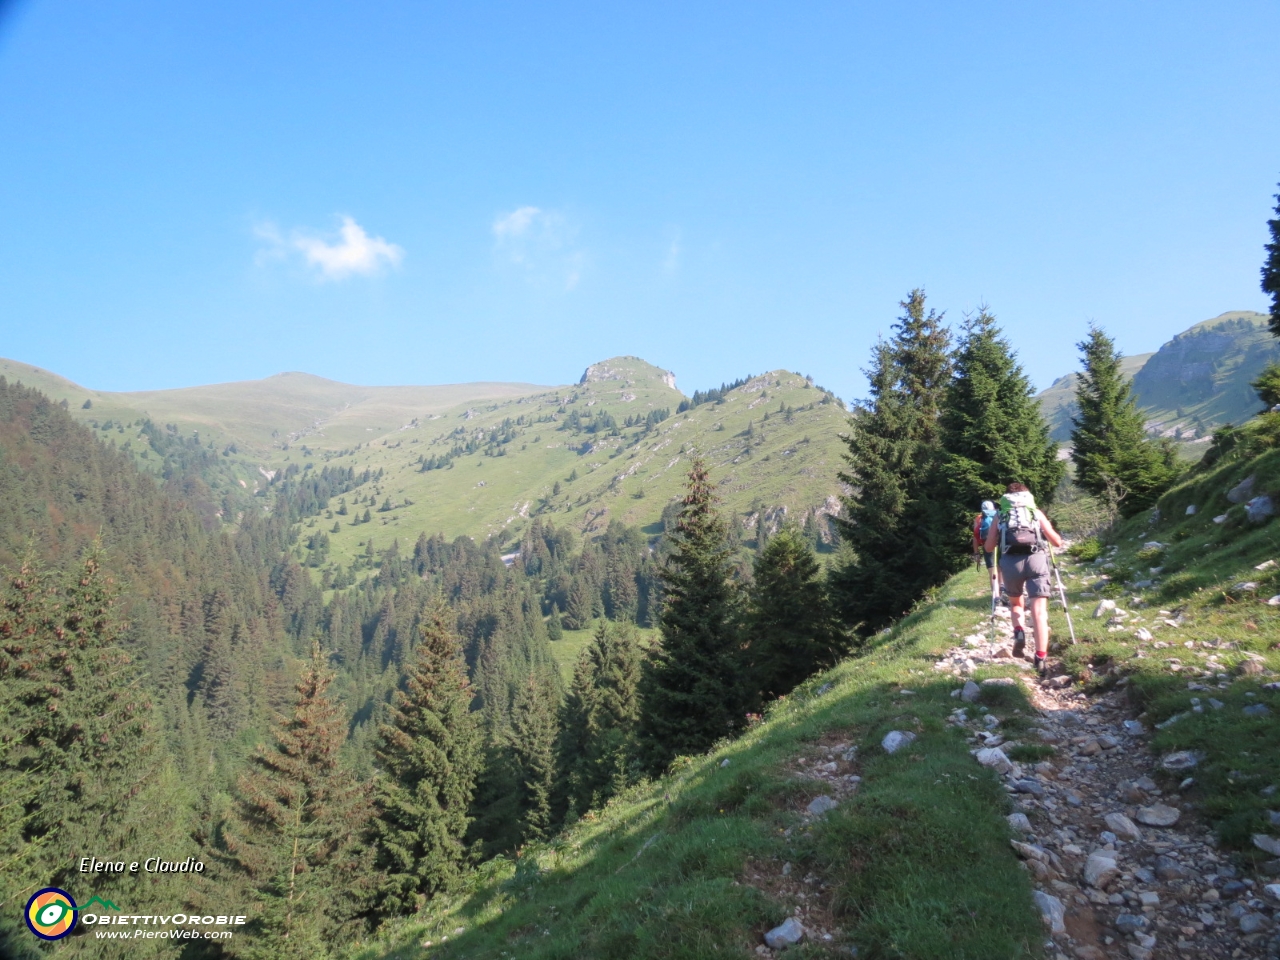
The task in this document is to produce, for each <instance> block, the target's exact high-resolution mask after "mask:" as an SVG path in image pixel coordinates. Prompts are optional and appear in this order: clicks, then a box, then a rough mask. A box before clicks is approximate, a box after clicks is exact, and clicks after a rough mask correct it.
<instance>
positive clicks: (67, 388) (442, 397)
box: [0, 359, 541, 466]
mask: <svg viewBox="0 0 1280 960" xmlns="http://www.w3.org/2000/svg"><path fill="white" fill-rule="evenodd" d="M0 376H4V377H7V378H8V379H9V380H10V381H21V382H22V383H24V384H26V385H27V386H30V387H35V388H36V389H37V390H40V391H41V392H42V393H44V394H45V395H47V396H49V397H50V398H52V399H53V400H55V401H61V400H66V401H67V407H68V409H69V410H70V411H71V413H72V415H73V416H75V417H76V419H78V420H80V421H81V422H89V421H94V420H96V421H100V422H101V421H104V420H106V419H115V420H121V419H123V420H127V421H132V420H135V419H138V418H150V419H151V420H152V421H154V422H156V423H158V424H165V423H173V424H176V425H177V426H178V427H179V428H181V430H182V432H183V433H189V432H191V431H197V432H199V433H200V435H201V436H202V437H205V438H207V439H211V440H213V441H214V443H215V445H218V446H224V445H225V444H228V443H234V444H235V445H236V446H237V448H238V450H239V451H240V452H241V453H244V454H248V455H251V456H254V457H257V458H259V459H263V460H265V461H268V462H267V464H266V465H267V466H270V462H271V461H274V460H277V459H284V455H283V451H284V450H286V449H287V448H288V447H289V446H290V445H293V444H297V443H299V442H301V443H304V444H305V445H307V446H308V448H311V449H316V450H340V449H342V448H344V447H351V446H355V445H356V444H359V443H364V442H366V441H368V440H370V439H372V438H373V437H380V436H382V435H383V434H385V433H389V432H391V431H393V430H396V429H398V428H400V427H401V426H403V425H404V424H406V423H409V422H410V421H411V420H413V419H414V418H415V417H422V416H430V415H432V414H436V413H439V412H441V411H443V410H448V409H449V408H451V407H455V406H458V405H460V404H467V403H478V402H481V401H487V400H493V399H498V398H506V397H514V396H519V395H521V394H526V393H530V392H532V391H536V390H538V389H541V388H540V387H538V386H537V385H534V384H528V383H459V384H447V385H443V386H407V387H361V386H355V385H352V384H349V383H339V382H338V381H336V380H326V379H325V378H324V377H317V376H313V375H312V374H309V373H278V374H276V375H275V376H271V377H266V378H265V379H262V380H242V381H238V382H235V383H217V384H210V385H208V386H201V387H182V388H179V389H175V390H143V391H137V392H133V393H112V392H109V391H102V390H90V389H87V388H85V387H82V386H80V385H79V384H76V383H72V382H71V381H70V380H67V379H65V378H64V377H60V376H58V375H57V374H55V373H51V372H49V371H47V370H42V369H40V368H39V367H33V366H31V365H30V364H26V363H21V362H19V361H16V360H4V359H0ZM86 400H87V401H90V403H91V407H90V408H88V409H86V408H85V407H84V403H85V401H86Z"/></svg>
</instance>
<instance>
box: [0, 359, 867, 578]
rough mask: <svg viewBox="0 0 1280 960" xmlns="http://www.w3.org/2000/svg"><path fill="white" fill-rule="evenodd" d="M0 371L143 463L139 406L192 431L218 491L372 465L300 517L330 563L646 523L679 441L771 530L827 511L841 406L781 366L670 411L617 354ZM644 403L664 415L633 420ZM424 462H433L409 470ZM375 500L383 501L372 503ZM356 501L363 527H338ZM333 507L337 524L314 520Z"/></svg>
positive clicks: (670, 384) (638, 367)
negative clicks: (114, 373)
mask: <svg viewBox="0 0 1280 960" xmlns="http://www.w3.org/2000/svg"><path fill="white" fill-rule="evenodd" d="M0 375H4V376H6V377H8V378H9V379H10V380H21V381H22V382H24V383H27V384H30V385H32V386H35V387H37V388H39V389H41V390H42V391H44V392H46V393H47V394H48V395H49V396H50V397H52V398H53V399H54V400H55V401H57V400H66V401H67V407H68V410H69V412H70V413H71V414H72V415H73V416H74V417H75V418H76V419H77V420H80V421H81V422H83V423H86V424H87V425H89V426H91V427H93V428H94V429H95V431H96V432H97V434H98V436H100V437H101V438H102V439H104V440H107V441H110V442H113V443H115V444H117V445H119V446H122V447H125V448H126V449H128V450H130V451H131V452H132V453H133V455H134V456H135V458H136V459H137V460H138V462H139V466H142V467H143V468H144V469H150V470H152V471H155V470H157V469H158V468H159V467H158V465H159V463H160V459H159V458H157V457H156V456H155V455H154V451H152V450H150V449H149V448H148V440H147V438H146V437H145V436H143V435H142V434H141V432H140V430H139V427H138V425H139V424H140V423H141V422H142V421H143V420H144V419H146V418H150V419H151V420H152V421H153V422H155V423H157V424H170V423H172V424H175V425H176V427H177V429H178V433H179V435H182V436H190V434H191V432H192V431H197V432H198V434H199V437H200V439H201V442H202V444H204V445H205V446H209V447H210V449H212V450H216V451H218V452H219V454H220V465H221V468H222V469H221V472H222V473H224V474H226V477H229V478H233V479H231V480H229V481H228V480H226V479H225V478H224V479H223V480H222V484H223V486H225V483H227V482H230V483H231V484H232V485H233V486H234V485H236V484H238V485H239V488H241V489H244V490H246V491H249V492H252V491H254V490H256V489H260V488H264V487H266V485H267V478H268V477H269V476H270V475H272V474H273V473H275V472H278V471H280V470H281V469H284V468H288V467H290V466H297V467H299V468H302V469H306V468H309V467H321V466H323V465H325V464H332V465H334V466H342V467H348V466H350V467H355V468H356V470H357V471H363V470H364V469H366V468H368V469H370V470H372V471H374V472H375V473H376V472H377V471H378V470H382V471H383V476H382V479H381V480H380V481H377V482H372V483H369V484H366V485H365V486H364V487H361V488H360V489H359V490H357V491H355V492H354V493H352V494H351V495H349V496H348V502H349V504H350V511H351V512H350V513H349V514H348V515H347V516H343V517H338V518H334V517H326V518H324V520H323V523H321V521H315V522H314V523H312V524H311V526H310V527H309V528H308V529H309V530H311V531H312V532H320V530H321V529H323V531H324V532H326V533H327V535H328V536H329V537H330V542H331V546H330V549H329V555H330V556H331V557H332V558H333V559H334V560H335V561H340V562H349V561H350V559H351V558H352V557H354V556H355V555H356V554H357V553H360V552H362V551H364V550H365V549H367V545H368V542H369V540H370V539H371V538H372V539H373V540H374V541H375V544H376V545H377V546H378V547H379V548H383V547H386V546H389V545H390V542H391V540H392V539H393V538H399V539H400V540H401V541H407V542H408V543H412V541H413V540H415V539H416V538H417V535H418V534H419V533H420V532H424V531H425V532H427V533H429V534H433V533H437V532H441V533H444V534H445V535H446V536H448V537H454V536H458V535H469V536H473V537H485V536H489V535H492V534H499V533H501V534H512V535H514V534H516V533H517V532H518V531H519V530H520V529H522V528H523V527H524V525H525V524H527V523H528V522H529V520H530V518H531V517H532V516H534V515H537V514H538V513H542V514H543V515H544V516H547V517H549V518H551V519H554V521H555V522H556V523H557V524H560V525H565V524H569V525H572V526H574V527H577V528H578V529H580V530H582V531H584V532H594V531H598V530H602V529H603V528H604V527H605V526H607V524H608V522H609V520H610V519H611V518H613V517H618V518H620V519H622V520H624V521H626V522H627V523H630V524H638V525H641V526H646V527H648V528H649V532H651V533H657V532H658V531H659V529H660V527H659V525H658V523H659V521H660V519H661V516H662V511H663V508H664V507H666V506H667V504H668V503H669V502H671V500H672V499H673V498H675V497H677V496H678V495H679V493H680V490H681V483H682V478H683V475H684V473H685V472H686V471H687V468H688V463H689V457H690V455H691V454H692V453H693V452H695V451H696V452H699V453H701V454H703V455H704V456H706V457H708V458H709V459H710V460H711V462H712V464H713V469H714V475H715V477H716V479H717V480H718V481H719V482H720V484H721V487H720V490H721V494H722V496H723V498H724V501H725V505H726V508H727V509H729V510H730V511H731V512H733V513H736V514H738V518H739V520H740V521H741V522H742V523H743V525H744V529H745V528H752V529H753V528H754V523H755V513H756V510H757V508H758V507H760V508H763V509H764V510H765V511H766V516H767V520H768V525H769V526H770V527H771V528H776V527H777V525H778V524H779V523H780V522H781V521H782V520H783V518H784V517H790V518H793V519H795V520H796V521H797V522H799V521H802V520H803V517H804V515H805V514H806V513H809V514H814V513H815V512H816V513H820V514H821V515H823V516H825V515H827V514H830V513H831V512H833V511H834V510H835V509H837V507H838V504H837V503H836V501H835V499H834V496H835V495H836V494H837V493H838V492H839V490H838V486H837V484H836V481H835V473H836V470H837V468H838V466H839V462H840V459H839V458H840V450H841V444H840V441H839V438H838V436H837V434H838V433H839V431H840V430H841V429H843V426H844V422H845V419H846V416H847V415H846V412H845V410H844V408H843V405H842V404H840V402H839V401H837V400H836V399H835V397H834V396H832V395H830V394H828V393H827V392H826V391H823V390H822V389H820V388H816V387H814V386H813V384H812V382H811V381H809V380H807V379H806V378H804V377H802V376H800V375H799V374H795V373H790V372H788V371H774V372H772V373H769V374H765V375H761V376H758V377H754V378H752V379H751V380H750V381H749V382H747V383H744V384H742V385H740V386H739V387H738V388H736V389H734V390H732V391H730V392H729V393H728V394H727V395H726V396H725V397H724V398H723V399H722V400H721V401H720V402H710V403H704V404H700V405H698V406H696V407H694V408H693V409H691V410H689V411H687V412H685V413H680V414H678V413H677V412H676V411H677V409H678V407H679V406H680V403H681V402H682V401H684V400H685V399H686V397H685V395H684V394H682V393H681V392H680V391H679V390H677V389H676V387H675V378H674V377H673V376H672V375H671V374H670V373H668V372H666V371H664V370H661V369H659V368H657V367H654V366H652V365H650V364H648V363H646V362H644V361H643V360H639V359H637V358H634V357H618V358H614V359H611V360H607V361H604V362H602V363H598V364H594V365H592V366H591V367H590V368H588V370H587V372H586V373H585V374H584V376H583V380H582V382H580V383H578V384H575V385H572V386H563V387H554V388H546V387H536V386H531V385H528V384H508V383H475V384H456V385H451V386H440V387H359V386H352V385H350V384H343V383H337V382H334V381H331V380H325V379H323V378H321V377H313V376H311V375H308V374H301V373H285V374H279V375H277V376H274V377H268V378H266V379H264V380H253V381H244V382H240V383H229V384H215V385H211V386H203V387H190V388H184V389H179V390H160V391H145V392H139V393H109V392H102V391H93V390H88V389H86V388H84V387H81V386H79V385H77V384H75V383H72V382H71V381H69V380H66V379H64V378H62V377H59V376H57V375H56V374H52V373H50V372H48V371H45V370H41V369H39V368H36V367H33V366H31V365H29V364H23V363H18V362H17V361H11V360H0ZM86 400H87V401H90V402H91V407H90V408H89V409H85V408H84V403H85V401H86ZM659 412H661V413H664V414H667V416H666V419H664V420H662V422H660V423H656V424H655V423H652V422H649V423H646V420H648V419H650V417H649V415H650V414H651V413H654V414H655V416H656V415H657V414H658V413H659ZM766 418H767V419H766ZM628 419H630V420H631V421H632V422H633V425H632V426H627V421H628ZM424 459H426V460H432V459H434V460H435V461H438V462H440V461H443V464H442V465H441V466H440V468H439V469H430V470H427V471H425V472H424V471H422V469H421V467H422V465H423V464H422V461H423V460H424ZM571 477H572V478H573V479H570V478H571ZM557 483H559V486H560V490H559V492H556V484H557ZM215 488H217V489H221V487H220V486H218V484H215ZM388 500H390V502H391V507H392V508H391V509H389V510H387V511H385V512H380V510H379V508H380V507H382V506H383V505H384V504H385V503H386V502H387V501H388ZM357 501H361V503H360V505H359V509H356V504H357ZM332 506H333V507H334V508H335V509H336V507H337V504H336V503H334V504H332ZM365 509H371V511H372V514H373V522H372V523H371V524H358V525H353V523H352V521H353V520H355V519H357V518H358V517H360V516H362V515H363V513H364V510H365ZM335 519H336V520H338V521H339V524H338V531H337V532H330V531H331V530H332V526H333V522H334V520H335Z"/></svg>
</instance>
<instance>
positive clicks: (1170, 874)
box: [1156, 857, 1191, 880]
mask: <svg viewBox="0 0 1280 960" xmlns="http://www.w3.org/2000/svg"><path fill="white" fill-rule="evenodd" d="M1156 876H1157V877H1158V878H1159V879H1161V880H1187V879H1189V878H1190V877H1191V871H1190V870H1188V869H1187V868H1186V867H1184V866H1183V865H1182V864H1180V863H1179V862H1178V861H1177V860H1174V859H1173V858H1172V857H1156Z"/></svg>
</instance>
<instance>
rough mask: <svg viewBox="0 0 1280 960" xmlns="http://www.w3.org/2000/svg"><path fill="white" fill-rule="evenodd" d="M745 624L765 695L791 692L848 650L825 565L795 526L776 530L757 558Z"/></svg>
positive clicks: (754, 674)
mask: <svg viewBox="0 0 1280 960" xmlns="http://www.w3.org/2000/svg"><path fill="white" fill-rule="evenodd" d="M746 626H747V659H748V661H749V664H750V667H749V669H750V676H751V680H752V684H753V688H754V691H755V692H756V693H757V694H758V695H759V696H761V697H763V698H771V697H778V696H782V695H783V694H786V693H790V692H791V690H792V689H794V688H795V687H796V685H797V684H799V683H801V682H802V681H803V680H804V679H805V678H806V677H808V676H810V675H811V674H813V673H816V672H817V671H818V670H821V669H823V668H825V667H829V666H831V665H832V664H834V663H835V662H836V661H837V660H838V659H839V658H840V657H841V655H842V654H844V653H845V652H846V650H847V649H848V641H847V638H846V635H845V633H844V631H843V630H842V629H841V627H840V624H839V621H838V620H837V618H836V616H835V612H834V611H833V610H832V608H831V604H830V602H829V601H828V599H827V591H826V586H825V584H824V583H823V580H822V568H821V567H820V566H819V564H818V561H817V558H816V557H814V555H813V550H812V549H811V548H810V547H809V544H808V543H807V542H806V541H805V539H804V537H803V536H801V534H799V533H798V532H796V531H795V530H791V529H784V530H782V531H780V532H779V533H777V534H776V535H775V536H774V537H773V539H772V540H770V541H769V542H768V544H767V545H766V546H765V549H764V552H763V553H762V554H760V556H759V557H757V558H756V563H755V576H754V578H753V579H752V583H751V588H750V590H749V591H748V594H747V617H746Z"/></svg>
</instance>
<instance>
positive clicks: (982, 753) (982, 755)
mask: <svg viewBox="0 0 1280 960" xmlns="http://www.w3.org/2000/svg"><path fill="white" fill-rule="evenodd" d="M975 756H976V758H977V761H978V762H979V763H980V764H982V765H983V766H984V767H990V768H991V769H992V770H994V771H995V772H996V773H999V774H1005V773H1008V772H1009V771H1010V770H1012V769H1013V762H1012V761H1011V760H1010V759H1009V758H1008V757H1007V756H1005V753H1004V751H1003V750H1001V749H1000V748H999V747H988V748H987V749H985V750H979V751H978V752H977V754H975Z"/></svg>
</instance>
